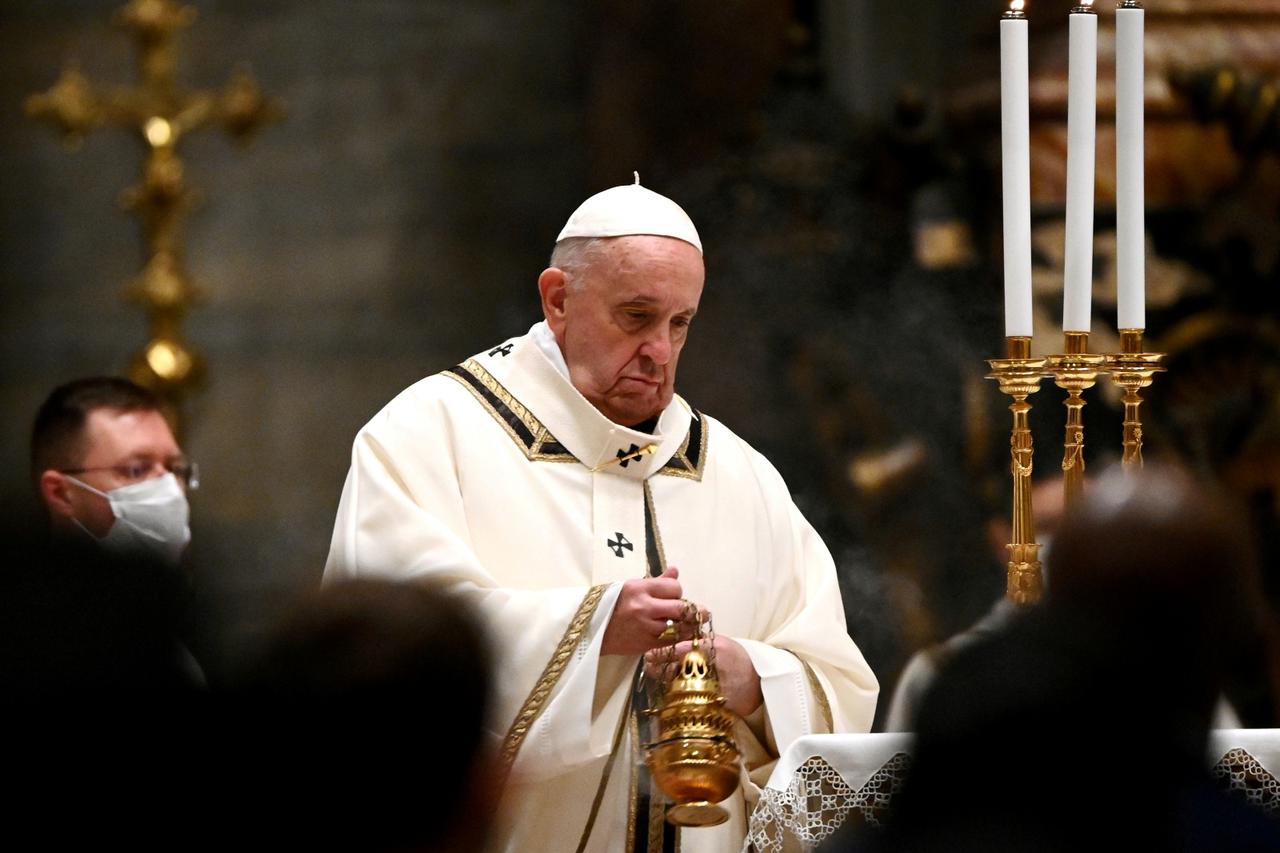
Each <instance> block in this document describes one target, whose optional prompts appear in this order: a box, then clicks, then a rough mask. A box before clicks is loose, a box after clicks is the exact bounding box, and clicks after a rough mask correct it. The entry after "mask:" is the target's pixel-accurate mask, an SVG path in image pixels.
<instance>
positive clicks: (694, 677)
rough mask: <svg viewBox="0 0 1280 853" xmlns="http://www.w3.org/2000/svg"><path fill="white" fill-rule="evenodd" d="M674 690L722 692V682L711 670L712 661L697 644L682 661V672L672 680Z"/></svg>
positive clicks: (680, 691) (684, 691)
mask: <svg viewBox="0 0 1280 853" xmlns="http://www.w3.org/2000/svg"><path fill="white" fill-rule="evenodd" d="M671 690H672V692H679V693H693V692H697V693H703V692H707V691H712V692H716V693H718V692H720V683H719V681H718V680H717V679H716V677H715V674H714V673H713V672H712V670H711V661H710V660H708V658H707V656H706V655H705V654H703V652H702V650H701V649H699V648H697V647H696V646H695V647H694V648H692V649H690V650H689V651H687V652H686V653H685V656H684V658H683V659H682V660H681V661H680V673H679V674H678V675H677V676H676V677H675V678H674V679H672V681H671Z"/></svg>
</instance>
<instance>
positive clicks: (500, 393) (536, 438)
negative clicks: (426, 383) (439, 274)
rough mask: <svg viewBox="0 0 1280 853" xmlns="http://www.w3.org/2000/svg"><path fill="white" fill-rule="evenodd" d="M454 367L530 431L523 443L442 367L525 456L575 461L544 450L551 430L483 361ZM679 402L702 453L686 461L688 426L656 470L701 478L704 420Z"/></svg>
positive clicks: (498, 414) (487, 404) (470, 387)
mask: <svg viewBox="0 0 1280 853" xmlns="http://www.w3.org/2000/svg"><path fill="white" fill-rule="evenodd" d="M458 367H459V368H461V369H462V370H465V371H466V372H467V373H469V374H471V376H473V377H475V379H476V380H478V381H479V382H480V384H481V385H483V386H484V387H485V389H486V390H487V391H488V392H489V393H490V394H493V396H495V397H497V398H498V399H499V400H500V401H502V404H503V405H504V406H506V407H507V409H508V410H510V412H511V414H513V415H515V416H516V418H517V419H519V421H520V423H522V424H524V427H525V429H527V430H528V431H529V433H530V435H532V436H533V442H532V444H526V443H525V440H524V439H523V438H521V437H520V435H519V434H518V433H517V432H516V431H515V430H514V429H513V428H512V427H511V424H510V423H509V422H508V421H507V419H506V418H505V417H503V415H502V412H499V411H498V410H497V409H496V408H494V406H493V403H492V402H490V401H489V400H488V399H487V398H485V396H484V395H483V394H481V393H480V392H479V391H478V390H477V389H476V387H475V386H474V385H472V384H471V383H470V382H468V381H467V380H466V379H463V378H462V377H461V376H459V375H458V374H457V373H455V372H454V371H453V370H452V369H451V370H446V371H444V375H445V376H448V377H449V378H450V379H452V380H453V381H454V382H457V383H458V384H459V385H461V386H462V387H463V388H466V389H467V391H468V392H470V394H471V396H473V397H475V398H476V400H477V402H479V403H480V405H481V406H483V407H484V409H485V411H486V412H488V413H489V415H490V416H491V417H492V418H493V419H494V420H495V421H497V422H498V426H500V427H502V429H503V431H505V432H506V434H507V435H509V436H510V437H511V440H512V441H514V442H515V443H516V447H518V448H520V452H521V453H523V454H524V455H525V457H526V458H527V459H529V460H531V461H534V462H577V461H578V457H576V456H574V455H573V454H572V453H569V452H568V451H567V450H566V451H563V452H546V451H544V450H543V449H542V448H543V447H545V446H546V445H548V444H559V443H560V442H559V440H558V439H557V438H556V437H555V436H554V435H552V434H551V430H549V429H547V427H546V426H545V425H544V424H543V423H542V421H540V420H538V417H537V415H535V414H534V413H533V412H531V411H530V410H529V409H528V407H526V406H525V405H524V404H523V403H521V402H520V401H519V400H517V399H516V398H515V396H514V395H512V393H511V392H510V391H508V390H507V389H506V388H504V387H503V385H502V383H501V382H499V381H498V380H497V379H495V378H494V376H493V374H492V373H490V372H489V371H488V370H487V369H486V368H485V367H484V365H482V364H480V362H478V361H476V360H475V359H474V358H469V359H467V360H466V361H464V362H463V363H462V364H460V365H458ZM680 402H681V403H682V404H683V405H684V407H685V408H686V409H689V412H690V416H691V417H693V418H694V419H695V420H699V421H700V422H701V426H702V454H701V455H700V456H699V457H698V461H699V464H698V465H697V466H695V465H694V464H693V463H692V462H690V461H689V456H688V453H689V439H690V438H691V437H692V435H693V430H692V428H690V429H689V430H688V431H687V432H685V434H684V441H683V442H681V444H680V449H679V450H677V451H676V452H675V454H673V455H672V457H671V460H669V461H668V462H666V463H664V465H663V467H661V468H659V469H658V471H657V472H656V473H658V474H665V475H666V476H668V477H683V478H685V479H687V480H701V479H702V469H703V466H704V465H705V464H706V461H707V422H706V421H705V420H703V419H702V418H701V416H699V415H698V413H697V412H694V411H693V409H692V408H691V407H690V406H689V404H688V403H686V402H685V401H684V399H683V398H680ZM620 461H621V459H618V460H613V459H611V460H609V461H608V462H606V463H605V464H611V463H613V462H620ZM672 461H674V462H676V463H677V464H678V465H681V466H684V467H683V469H682V468H679V467H667V466H669V465H670V464H671V462H672ZM600 467H603V466H600Z"/></svg>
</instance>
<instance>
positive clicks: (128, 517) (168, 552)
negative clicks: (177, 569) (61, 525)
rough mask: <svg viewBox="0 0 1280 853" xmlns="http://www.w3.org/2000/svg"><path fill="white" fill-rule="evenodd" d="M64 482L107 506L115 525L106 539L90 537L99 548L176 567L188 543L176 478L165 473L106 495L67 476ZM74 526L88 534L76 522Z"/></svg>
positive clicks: (186, 515)
mask: <svg viewBox="0 0 1280 853" xmlns="http://www.w3.org/2000/svg"><path fill="white" fill-rule="evenodd" d="M67 479H68V480H70V481H71V482H73V483H75V484H76V485H77V486H79V487H81V488H82V489H87V490H88V491H90V492H93V493H94V494H95V495H100V496H102V497H104V498H106V499H107V502H108V503H110V504H111V514H112V515H114V516H115V519H116V520H115V522H114V523H113V524H112V525H111V529H110V530H109V531H107V535H106V536H103V537H94V538H95V539H97V540H98V544H100V545H101V546H102V547H103V548H105V549H107V550H108V551H111V552H113V553H117V554H122V553H123V554H147V555H150V556H153V557H158V558H159V559H161V560H163V561H164V562H165V563H166V564H168V565H171V566H172V565H177V563H178V558H179V557H181V556H182V551H183V549H184V548H186V547H187V543H188V542H190V541H191V528H190V527H188V526H187V522H188V519H189V518H190V515H191V508H190V506H188V504H187V495H186V492H184V491H183V490H182V486H180V485H179V484H178V478H177V477H175V476H174V475H173V474H171V473H166V474H165V475H164V476H162V477H152V478H151V479H150V480H143V481H142V482H140V483H132V484H130V485H128V486H121V487H120V488H118V489H112V490H111V491H109V492H102V491H99V490H98V489H95V488H94V487H93V486H90V485H89V484H88V483H83V482H81V481H80V480H77V479H76V478H75V477H72V476H69V475H68V476H67ZM76 524H79V525H80V527H81V529H83V530H84V531H85V532H86V533H88V532H89V530H88V528H86V527H85V526H84V525H83V524H80V521H79V520H78V519H77V520H76ZM90 535H91V536H92V535H93V534H90Z"/></svg>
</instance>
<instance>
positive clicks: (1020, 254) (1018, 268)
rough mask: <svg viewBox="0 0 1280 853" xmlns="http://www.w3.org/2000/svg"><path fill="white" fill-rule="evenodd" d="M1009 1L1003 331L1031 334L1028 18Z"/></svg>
mask: <svg viewBox="0 0 1280 853" xmlns="http://www.w3.org/2000/svg"><path fill="white" fill-rule="evenodd" d="M1022 6H1023V0H1013V2H1011V3H1010V4H1009V11H1008V12H1006V13H1005V16H1004V18H1003V19H1001V21H1000V143H1001V144H1000V153H1001V161H1002V163H1003V171H1004V333H1005V334H1006V335H1008V336H1010V337H1013V336H1026V337H1030V336H1031V121H1030V115H1029V113H1030V93H1029V87H1028V71H1027V19H1026V16H1025V15H1024V14H1023V13H1022Z"/></svg>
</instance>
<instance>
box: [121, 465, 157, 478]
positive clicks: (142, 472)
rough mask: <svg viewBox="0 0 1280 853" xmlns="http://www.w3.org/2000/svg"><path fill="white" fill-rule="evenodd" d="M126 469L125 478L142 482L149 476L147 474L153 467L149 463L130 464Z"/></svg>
mask: <svg viewBox="0 0 1280 853" xmlns="http://www.w3.org/2000/svg"><path fill="white" fill-rule="evenodd" d="M124 468H125V476H126V477H128V478H129V479H130V480H141V479H142V478H143V477H145V476H147V472H148V471H150V470H151V465H150V464H149V463H147V462H130V463H129V464H128V465H126V466H124Z"/></svg>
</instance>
